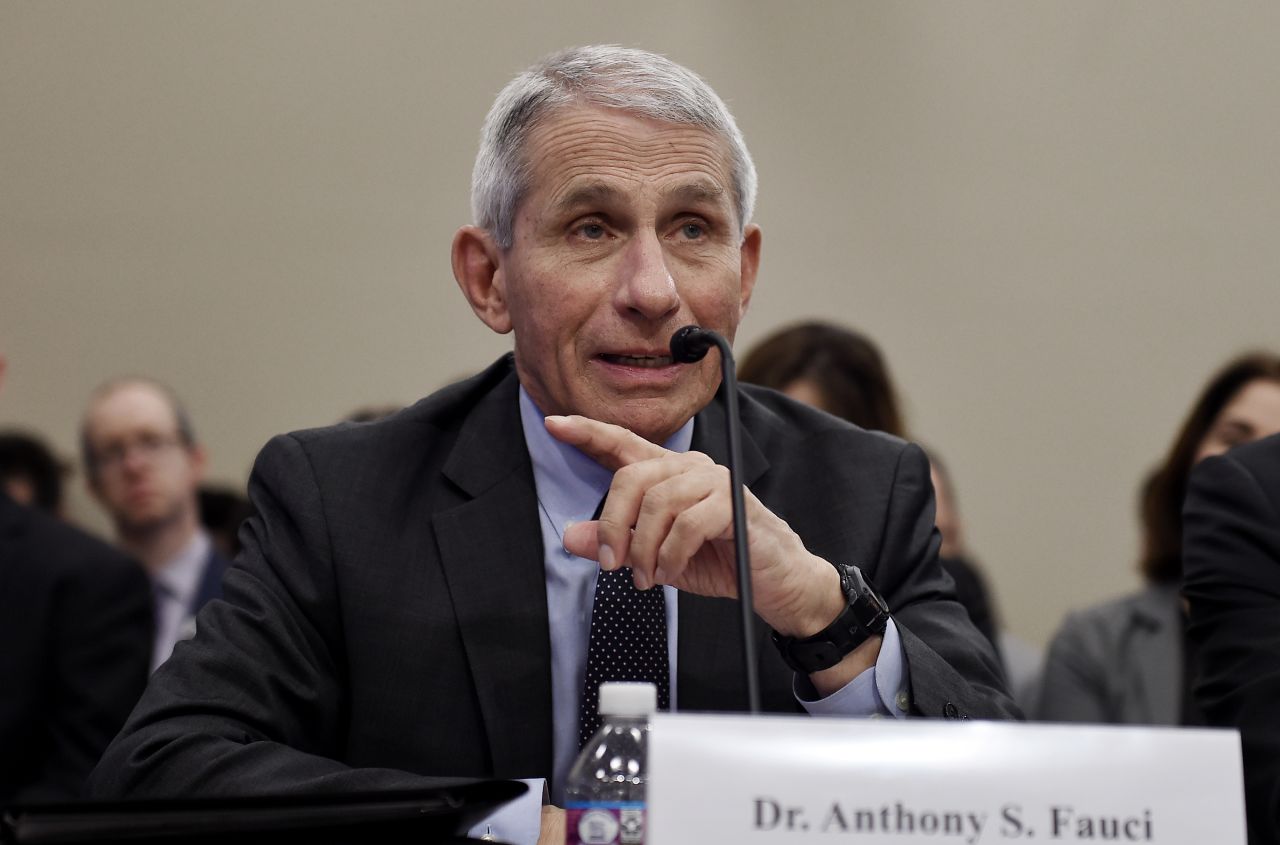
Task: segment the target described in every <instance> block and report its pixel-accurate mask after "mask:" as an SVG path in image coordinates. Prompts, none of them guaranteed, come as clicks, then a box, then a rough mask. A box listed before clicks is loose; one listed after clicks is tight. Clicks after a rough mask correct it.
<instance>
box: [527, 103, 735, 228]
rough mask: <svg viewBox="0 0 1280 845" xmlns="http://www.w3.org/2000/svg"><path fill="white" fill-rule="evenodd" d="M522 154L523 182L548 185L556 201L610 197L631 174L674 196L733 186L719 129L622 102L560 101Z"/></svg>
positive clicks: (717, 194)
mask: <svg viewBox="0 0 1280 845" xmlns="http://www.w3.org/2000/svg"><path fill="white" fill-rule="evenodd" d="M526 155H527V156H528V163H529V171H530V186H531V187H538V186H540V187H546V188H550V189H552V190H553V191H554V193H555V197H554V199H555V201H556V202H557V203H558V204H566V203H568V202H573V201H583V200H585V201H590V200H601V199H609V198H612V197H613V196H614V195H616V194H617V193H619V192H620V191H622V190H623V189H624V186H625V185H627V183H629V182H634V181H636V180H639V181H641V182H643V183H645V184H646V185H652V187H653V188H654V189H655V190H657V191H660V192H661V193H662V194H664V195H666V196H672V197H673V198H676V199H687V200H694V199H697V200H704V201H705V200H718V199H722V198H727V197H729V196H730V194H731V193H732V164H731V160H732V154H731V151H730V148H729V145H728V143H727V141H726V140H725V139H724V138H723V137H721V136H720V135H718V134H717V133H714V132H712V131H711V130H709V129H706V128H704V127H702V126H696V125H692V124H684V123H672V122H668V121H663V120H658V119H655V118H651V117H647V116H645V115H641V114H637V113H635V112H628V111H623V110H621V109H611V108H599V107H594V106H581V105H579V106H573V107H566V108H562V109H559V110H557V111H556V112H554V113H553V114H551V115H549V116H547V117H545V118H544V119H543V120H542V121H540V122H539V123H538V125H537V126H536V127H535V129H534V130H533V132H532V133H531V134H530V136H529V140H528V145H527V148H526Z"/></svg>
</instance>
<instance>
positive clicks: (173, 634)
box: [81, 378, 228, 669]
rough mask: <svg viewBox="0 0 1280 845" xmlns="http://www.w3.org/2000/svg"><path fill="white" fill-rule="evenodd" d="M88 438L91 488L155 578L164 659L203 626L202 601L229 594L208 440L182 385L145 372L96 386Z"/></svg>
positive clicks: (84, 438) (158, 656)
mask: <svg viewBox="0 0 1280 845" xmlns="http://www.w3.org/2000/svg"><path fill="white" fill-rule="evenodd" d="M81 448H82V450H83V452H84V465H85V471H86V472H87V473H88V478H89V489H90V490H91V491H92V492H93V495H94V497H95V498H96V499H97V500H98V502H99V503H100V504H101V505H102V507H103V508H105V509H106V511H107V513H108V514H109V515H110V516H111V519H112V521H113V522H114V523H115V529H116V534H117V538H118V541H119V543H120V546H121V547H122V548H123V549H124V550H125V551H126V552H128V553H129V554H130V555H132V556H133V557H136V558H137V559H138V560H140V561H141V562H142V564H143V566H144V567H145V568H146V571H147V575H148V576H149V577H150V579H151V584H152V592H153V595H154V601H155V620H156V638H155V647H154V649H153V652H152V659H151V667H152V669H155V667H157V666H159V665H160V664H161V663H163V662H164V661H165V660H167V659H168V657H169V655H170V653H172V651H173V647H174V645H175V644H176V643H177V642H178V641H179V640H182V639H187V638H189V637H190V636H191V635H192V634H193V633H194V631H195V627H194V620H195V615H196V613H197V611H199V610H200V608H201V607H202V606H204V604H205V603H206V602H208V601H209V600H210V599H213V598H217V597H218V596H220V595H221V594H222V573H223V571H224V570H225V569H226V568H227V566H228V561H227V559H226V557H224V556H223V554H222V553H221V552H219V551H218V550H217V549H216V548H215V547H214V545H213V543H212V541H211V540H210V537H209V534H208V533H207V532H206V531H205V530H204V529H203V528H202V527H201V526H200V509H199V503H198V502H199V500H198V487H199V485H200V482H201V480H202V479H203V478H204V471H205V463H206V456H205V451H204V448H203V447H202V446H200V444H199V443H197V442H196V439H195V432H194V429H193V428H192V426H191V420H190V417H189V416H188V415H187V412H186V410H185V409H184V408H183V407H182V405H181V404H180V403H179V402H178V400H177V397H176V396H175V395H174V393H173V391H172V390H170V389H169V388H167V387H165V386H164V385H162V384H160V383H159V382H156V381H152V380H150V379H144V378H124V379H117V380H115V381H111V382H108V383H106V384H104V385H103V386H101V387H100V388H98V389H97V390H96V391H94V394H93V396H92V398H91V399H90V401H89V407H88V409H87V410H86V411H85V415H84V421H83V424H82V426H81Z"/></svg>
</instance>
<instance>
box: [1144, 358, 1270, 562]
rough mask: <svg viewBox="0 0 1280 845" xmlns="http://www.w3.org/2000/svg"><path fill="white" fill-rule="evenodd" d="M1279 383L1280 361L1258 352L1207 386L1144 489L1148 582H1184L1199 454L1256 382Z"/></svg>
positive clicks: (1237, 361) (1238, 361)
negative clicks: (1185, 530) (1185, 536)
mask: <svg viewBox="0 0 1280 845" xmlns="http://www.w3.org/2000/svg"><path fill="white" fill-rule="evenodd" d="M1258 379H1264V380H1267V381H1276V382H1280V356H1277V355H1273V354H1271V353H1267V352H1254V353H1250V354H1248V355H1244V356H1241V357H1240V358H1236V359H1235V360H1233V361H1231V362H1230V363H1229V364H1227V365H1226V366H1225V367H1223V368H1222V369H1221V370H1220V371H1219V372H1218V374H1217V375H1215V376H1214V377H1213V378H1212V379H1211V380H1210V381H1209V384H1208V385H1206V386H1205V389H1204V391H1203V392H1202V393H1201V394H1200V398H1199V399H1197V400H1196V403H1195V405H1194V406H1193V407H1192V408H1191V413H1190V414H1189V415H1188V416H1187V419H1186V421H1185V422H1184V423H1183V424H1182V428H1181V429H1180V430H1179V431H1178V436H1177V437H1176V438H1175V439H1174V441H1173V446H1172V447H1170V449H1169V452H1168V454H1167V455H1166V456H1165V459H1164V463H1162V464H1161V465H1160V466H1159V467H1158V468H1157V469H1156V471H1155V472H1154V473H1153V474H1152V475H1151V476H1150V477H1149V478H1148V479H1147V481H1146V483H1145V484H1143V486H1142V492H1141V495H1140V499H1139V508H1140V514H1141V519H1142V533H1143V543H1142V559H1141V560H1140V561H1139V564H1138V565H1139V569H1140V570H1141V571H1142V574H1143V576H1144V577H1146V579H1147V580H1148V581H1151V582H1153V583H1168V582H1173V581H1177V580H1179V579H1180V578H1181V577H1182V502H1183V500H1185V499H1186V497H1187V478H1188V476H1190V474H1191V467H1192V464H1193V463H1194V462H1195V456H1196V452H1197V451H1199V449H1200V444H1201V443H1202V442H1203V441H1204V438H1205V436H1206V435H1208V434H1209V431H1210V429H1212V428H1213V423H1214V420H1216V419H1217V418H1218V415H1219V414H1221V413H1222V409H1223V408H1225V407H1227V405H1229V404H1231V400H1232V399H1234V398H1235V397H1236V395H1237V394H1238V393H1239V392H1240V391H1241V390H1242V389H1243V388H1244V387H1245V386H1246V385H1248V384H1250V383H1251V382H1254V381H1257V380H1258Z"/></svg>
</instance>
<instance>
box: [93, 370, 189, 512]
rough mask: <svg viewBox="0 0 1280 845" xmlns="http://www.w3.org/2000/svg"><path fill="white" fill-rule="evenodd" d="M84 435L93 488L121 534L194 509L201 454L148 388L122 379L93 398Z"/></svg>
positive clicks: (163, 401) (161, 397)
mask: <svg viewBox="0 0 1280 845" xmlns="http://www.w3.org/2000/svg"><path fill="white" fill-rule="evenodd" d="M85 434H86V436H87V438H88V443H89V450H90V452H91V455H92V460H93V463H94V466H93V467H92V468H91V473H90V477H91V479H92V481H91V487H92V490H93V493H94V495H95V496H96V497H97V499H98V501H99V502H101V503H102V506H103V507H104V508H106V509H107V511H108V512H110V514H111V516H112V518H113V519H114V520H115V522H116V526H117V528H118V529H119V530H120V531H121V533H126V534H127V533H133V532H140V531H147V530H151V529H155V528H159V527H163V526H165V525H168V524H170V523H172V522H173V521H175V520H179V519H181V518H183V517H184V516H185V515H186V514H187V513H188V512H189V509H194V508H195V502H196V486H197V485H198V484H199V483H200V480H201V478H202V476H203V473H204V454H203V452H202V451H201V450H200V449H199V448H198V447H195V446H191V445H189V444H187V443H185V442H183V440H182V437H181V435H180V433H179V431H178V421H177V418H176V416H175V414H174V412H173V408H172V407H171V406H170V404H169V402H168V400H167V399H166V398H165V397H164V395H163V394H161V393H160V392H159V391H158V390H156V389H155V388H154V387H152V386H151V385H147V384H125V385H123V386H121V387H119V388H117V389H115V390H113V391H111V392H110V393H108V394H107V395H105V396H103V397H101V398H100V399H98V400H97V401H95V402H94V404H93V405H92V406H91V407H90V408H89V413H88V415H87V416H86V420H85Z"/></svg>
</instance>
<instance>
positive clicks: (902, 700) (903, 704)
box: [894, 692, 911, 713]
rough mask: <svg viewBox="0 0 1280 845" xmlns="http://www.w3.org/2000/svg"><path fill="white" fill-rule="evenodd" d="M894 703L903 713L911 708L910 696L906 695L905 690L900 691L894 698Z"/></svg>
mask: <svg viewBox="0 0 1280 845" xmlns="http://www.w3.org/2000/svg"><path fill="white" fill-rule="evenodd" d="M894 703H895V704H897V705H898V709H899V710H901V711H902V712H903V713H905V712H907V710H909V709H910V708H911V696H909V695H907V694H906V692H900V693H898V695H897V697H896V698H895V699H894Z"/></svg>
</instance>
